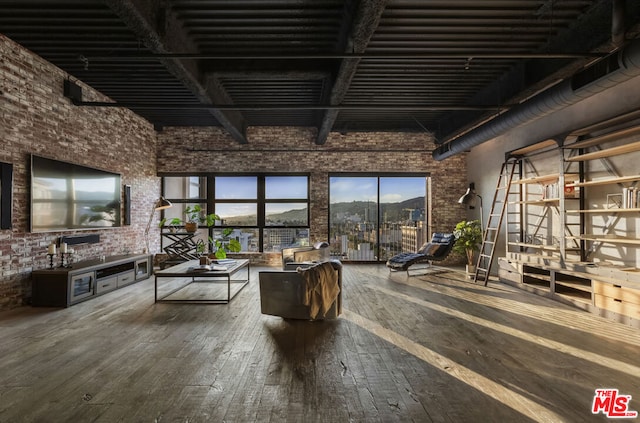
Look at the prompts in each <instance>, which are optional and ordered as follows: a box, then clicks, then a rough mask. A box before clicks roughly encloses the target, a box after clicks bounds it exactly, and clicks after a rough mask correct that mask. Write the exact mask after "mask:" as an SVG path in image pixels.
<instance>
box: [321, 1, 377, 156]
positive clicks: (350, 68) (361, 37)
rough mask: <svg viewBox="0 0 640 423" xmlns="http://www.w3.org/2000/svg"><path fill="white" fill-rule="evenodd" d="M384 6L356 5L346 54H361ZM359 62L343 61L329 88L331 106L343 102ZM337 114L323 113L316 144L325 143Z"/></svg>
mask: <svg viewBox="0 0 640 423" xmlns="http://www.w3.org/2000/svg"><path fill="white" fill-rule="evenodd" d="M386 6H387V0H368V1H361V2H359V3H358V8H357V9H356V13H355V16H354V24H353V28H352V31H351V34H350V38H351V43H349V44H348V45H347V48H348V49H349V50H347V52H348V53H357V54H362V53H363V52H364V50H365V49H366V48H367V45H368V44H369V40H370V39H371V37H372V36H373V34H374V32H375V30H376V28H378V23H379V22H380V17H381V16H382V13H383V12H384V9H385V7H386ZM360 60H362V59H360V58H347V59H343V61H342V63H341V64H340V70H339V71H338V74H337V76H336V79H335V82H334V84H333V86H332V87H331V94H330V95H329V103H330V104H331V105H337V104H340V103H342V101H343V100H344V98H345V96H346V95H347V91H348V90H349V86H350V85H351V80H352V79H353V76H354V75H355V73H356V71H357V70H358V64H359V63H360ZM338 113H339V110H337V109H328V110H327V111H326V112H325V114H324V118H323V119H322V123H321V124H320V128H319V129H318V136H317V137H316V144H318V145H323V144H324V143H325V142H326V141H327V137H328V136H329V132H330V131H331V129H332V128H333V125H334V124H335V122H336V119H337V118H338Z"/></svg>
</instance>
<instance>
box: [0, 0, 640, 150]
mask: <svg viewBox="0 0 640 423" xmlns="http://www.w3.org/2000/svg"><path fill="white" fill-rule="evenodd" d="M639 4H640V2H638V1H635V0H629V1H626V2H625V1H620V0H613V1H612V0H609V1H602V0H489V1H479V0H388V1H383V0H360V1H358V0H233V1H230V0H162V1H160V0H158V1H151V0H3V1H2V2H0V33H3V34H5V35H6V36H8V37H9V38H11V39H13V40H14V41H16V42H18V43H20V44H22V45H23V46H25V47H27V48H28V49H30V50H32V51H33V52H35V53H36V54H38V55H40V56H42V57H43V58H45V59H47V60H49V61H50V62H52V63H54V64H55V65H57V66H59V67H60V68H61V69H63V70H65V71H67V72H68V73H69V74H71V75H72V76H73V77H74V78H78V79H79V80H81V81H83V82H85V83H87V84H89V85H90V86H92V87H94V88H95V89H97V90H99V91H101V92H102V93H104V94H106V95H107V96H109V97H110V98H111V99H113V101H114V102H116V103H118V105H120V106H124V107H129V108H131V109H132V110H134V111H135V112H137V113H138V114H140V115H141V116H143V117H145V118H146V119H148V120H149V121H151V122H152V123H154V124H155V125H156V127H157V128H162V127H164V126H223V127H224V128H226V129H227V130H228V131H229V132H230V133H231V134H232V135H233V136H234V138H235V139H236V140H238V141H239V142H246V128H247V127H248V126H253V125H257V126H261V125H269V126H271V125H284V126H312V127H316V128H318V136H317V142H318V143H319V144H322V143H324V141H325V140H326V138H327V135H328V133H329V131H340V132H347V131H356V130H358V131H376V130H405V131H431V132H434V133H435V134H436V136H437V139H438V140H439V141H440V142H442V141H446V140H447V139H448V138H450V137H452V136H454V135H455V134H457V133H460V132H461V131H464V130H466V129H468V128H470V127H472V126H474V125H476V124H477V123H478V122H481V121H483V120H486V118H487V116H490V115H495V114H496V113H498V112H500V111H503V110H506V109H508V108H509V107H510V106H512V105H513V104H516V103H517V102H518V101H520V100H522V99H524V98H526V97H528V96H530V95H531V94H533V93H534V92H536V91H538V90H540V89H541V88H542V87H544V86H547V85H549V84H550V83H551V82H553V81H557V80H558V79H560V78H563V77H566V76H568V75H570V74H572V73H573V72H575V71H576V70H577V69H580V68H581V67H582V66H584V65H585V64H587V63H591V62H593V61H594V60H596V59H597V58H598V57H599V56H601V55H603V54H605V53H609V52H612V51H614V50H615V49H616V48H617V47H619V46H620V45H621V43H623V42H624V38H625V37H626V39H629V38H630V37H635V34H636V30H637V24H638V22H639V21H640V12H639V9H640V6H639ZM619 12H621V13H619ZM612 34H613V35H612Z"/></svg>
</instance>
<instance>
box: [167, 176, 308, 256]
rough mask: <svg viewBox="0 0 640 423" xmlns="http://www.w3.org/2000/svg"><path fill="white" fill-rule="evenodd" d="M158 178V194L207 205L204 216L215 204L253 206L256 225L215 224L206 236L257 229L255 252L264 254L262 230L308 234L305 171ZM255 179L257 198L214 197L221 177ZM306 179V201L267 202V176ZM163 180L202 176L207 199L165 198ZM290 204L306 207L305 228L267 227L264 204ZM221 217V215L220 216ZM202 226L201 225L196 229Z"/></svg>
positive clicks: (296, 199)
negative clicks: (297, 230)
mask: <svg viewBox="0 0 640 423" xmlns="http://www.w3.org/2000/svg"><path fill="white" fill-rule="evenodd" d="M158 176H159V177H160V178H161V192H162V195H163V196H164V197H165V198H166V199H167V200H169V201H171V202H172V203H175V204H186V203H191V204H193V203H196V204H198V203H200V204H206V210H207V213H217V211H216V210H217V205H218V204H232V203H236V204H254V203H255V204H256V208H257V210H256V213H257V216H256V225H235V224H234V225H227V224H217V225H216V226H213V227H211V228H208V233H209V235H212V234H213V231H214V230H220V229H221V228H233V229H240V230H242V229H256V230H257V232H258V237H259V239H258V251H259V252H261V253H262V252H264V233H265V230H273V229H306V230H307V231H308V232H309V234H310V222H311V210H310V209H311V174H310V173H308V172H270V173H262V172H260V173H257V172H220V173H217V172H216V173H213V172H207V173H204V172H201V173H192V174H191V173H190V174H184V173H176V172H164V173H159V174H158ZM243 176H249V177H255V178H256V183H257V195H256V197H257V198H253V199H249V198H234V199H218V198H216V197H215V193H216V184H217V183H218V182H219V181H218V180H217V179H216V178H221V177H243ZM291 176H293V177H305V178H306V185H307V186H306V190H307V197H306V198H286V199H268V200H267V199H266V179H267V177H291ZM166 177H182V178H189V177H204V178H205V181H206V189H205V191H206V197H203V198H176V197H172V196H170V195H166V193H165V188H166V187H165V180H164V178H166ZM287 203H289V204H291V203H306V205H307V207H306V208H307V214H306V225H278V226H274V225H266V213H265V209H266V205H267V204H287ZM164 217H165V212H164V210H163V211H162V213H161V218H164ZM221 217H224V216H221ZM202 228H203V227H202V226H200V227H199V229H202Z"/></svg>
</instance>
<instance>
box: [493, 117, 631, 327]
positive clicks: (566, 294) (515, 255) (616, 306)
mask: <svg viewBox="0 0 640 423" xmlns="http://www.w3.org/2000/svg"><path fill="white" fill-rule="evenodd" d="M634 119H636V118H635V115H634ZM615 123H616V125H618V126H619V125H620V121H619V120H618V121H616V122H615ZM634 123H635V124H636V126H633V127H626V128H623V129H616V130H613V131H611V130H609V131H607V129H606V123H602V124H599V126H598V125H596V126H593V127H590V128H588V130H583V131H582V132H581V133H579V135H580V136H585V135H586V134H588V133H591V131H593V132H594V133H599V134H602V133H604V135H597V136H593V137H590V138H587V139H580V140H579V141H576V142H572V143H568V142H566V143H564V144H562V143H560V144H561V145H559V146H557V147H556V148H552V149H548V148H547V149H545V151H544V152H542V154H541V155H542V156H544V157H543V158H542V159H541V158H540V157H537V153H536V152H535V151H534V150H531V151H528V152H527V153H532V154H531V155H530V156H527V157H522V158H520V159H521V160H523V163H525V162H527V163H530V162H533V165H530V166H529V167H530V168H531V169H534V171H535V164H536V162H535V160H544V161H545V162H544V163H543V165H539V167H544V165H546V169H545V170H548V167H549V163H550V161H549V157H552V156H555V157H557V158H558V161H559V168H560V172H555V173H554V172H546V173H543V174H540V175H539V174H530V175H526V174H525V175H521V178H520V180H518V181H514V182H513V183H514V184H516V185H519V186H521V187H525V188H524V189H521V190H520V192H519V198H517V199H515V200H511V201H509V202H508V204H509V205H510V206H512V207H513V209H514V211H512V212H511V213H512V214H514V215H516V218H515V219H514V220H515V221H516V223H518V222H519V225H520V226H521V227H524V228H525V229H523V230H522V233H523V235H522V236H521V239H510V238H509V236H510V235H509V234H513V233H514V232H515V231H513V230H512V231H511V232H510V231H509V230H508V231H507V237H508V238H507V240H506V244H507V251H506V255H505V257H501V258H500V259H499V270H498V274H499V277H500V280H501V281H503V282H506V283H510V284H512V285H515V286H518V287H520V288H523V289H526V290H529V291H531V292H535V293H537V294H539V295H544V296H548V297H550V298H553V299H555V300H558V301H561V302H564V303H567V304H571V305H574V306H576V307H579V308H582V309H584V310H587V311H590V312H593V313H597V314H600V315H602V316H605V317H608V318H611V319H614V320H616V321H619V322H623V323H625V324H629V325H632V326H634V327H638V328H640V260H639V257H640V249H638V247H639V246H640V237H638V236H637V233H636V228H637V227H640V190H636V189H635V185H636V184H637V183H639V182H640V175H639V174H637V173H636V172H637V166H635V163H637V162H638V160H640V141H639V140H638V138H639V137H640V124H637V123H636V122H635V121H634ZM627 124H628V123H627ZM577 132H580V131H577ZM576 138H579V137H577V136H576V135H575V134H571V135H570V136H569V137H567V140H570V139H576ZM608 143H615V144H616V145H613V146H607V144H608ZM603 146H604V147H607V148H604V147H603ZM547 147H548V145H547ZM523 167H524V166H523ZM576 167H577V168H578V169H577V170H576ZM547 184H558V186H562V187H564V189H562V190H558V196H557V198H555V197H554V198H549V197H548V196H545V195H543V194H541V193H540V189H538V190H537V191H534V190H533V189H530V187H534V186H536V185H537V186H545V185H547ZM639 185H640V184H639ZM607 186H611V187H614V188H615V191H614V192H613V193H611V192H610V191H608V190H607ZM534 192H535V194H532V193H534ZM567 193H569V194H574V195H566V194H567ZM535 195H537V197H535ZM625 195H627V200H624V196H625ZM621 198H622V199H623V200H622V201H618V200H620V199H621ZM613 199H615V200H616V202H610V200H613ZM532 209H533V211H531V210H532ZM552 211H553V213H555V214H554V215H553V216H554V219H556V220H555V221H553V222H552V223H553V224H552V223H549V221H548V220H545V219H550V213H551V212H552ZM536 213H537V214H538V216H539V220H544V224H541V223H539V222H536V224H532V223H531V222H529V221H527V219H528V218H530V217H531V216H532V215H535V214H536ZM556 223H557V225H555V224H556ZM568 227H569V228H571V230H569V231H567V228H568ZM560 228H562V229H560ZM575 229H577V230H575ZM545 230H546V231H547V232H546V233H545V232H544V231H545ZM532 231H533V232H532ZM537 231H540V232H542V233H537ZM552 238H553V239H554V240H556V239H557V240H558V242H557V244H556V243H549V242H548V241H549V239H552Z"/></svg>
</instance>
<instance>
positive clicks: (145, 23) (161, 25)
mask: <svg viewBox="0 0 640 423" xmlns="http://www.w3.org/2000/svg"><path fill="white" fill-rule="evenodd" d="M105 2H106V4H107V5H108V6H109V7H110V8H111V9H112V10H113V11H114V12H115V13H116V14H118V16H120V18H121V19H122V20H123V21H124V22H125V24H126V25H127V27H128V28H129V29H131V30H132V31H134V32H135V33H136V34H137V35H138V37H140V39H141V40H142V41H143V43H144V45H145V46H146V47H147V48H148V49H150V50H151V52H152V53H153V54H167V52H170V51H195V50H196V49H197V48H196V46H195V45H194V44H193V43H192V42H191V40H190V39H189V36H188V34H186V33H185V32H184V30H183V28H182V25H181V23H180V21H179V20H178V19H177V18H176V17H175V16H174V15H173V13H172V12H171V8H170V7H169V5H168V4H165V2H160V3H161V5H160V7H158V2H156V1H150V0H105ZM160 60H161V61H162V62H163V63H164V64H165V66H167V69H169V71H170V72H171V73H172V74H173V75H175V76H176V77H177V78H178V79H180V80H181V81H182V82H183V83H184V84H185V85H186V86H187V87H188V88H189V89H190V90H191V91H192V92H193V93H194V95H195V96H196V97H197V98H198V99H199V100H200V101H201V102H204V103H215V102H216V101H225V102H226V101H228V98H229V96H228V95H227V94H226V93H225V92H224V90H223V89H222V86H221V85H220V84H218V83H216V82H215V81H210V80H208V78H207V77H206V75H204V74H203V73H202V72H201V70H200V69H199V66H198V63H197V62H196V61H192V60H186V61H185V60H178V59H175V58H162V59H160ZM209 110H210V112H211V114H213V116H214V117H215V118H216V119H217V120H218V122H220V124H221V125H222V126H223V127H224V128H225V129H226V130H227V131H228V132H229V134H230V135H231V136H232V137H233V138H234V139H235V140H236V141H238V142H239V143H241V144H246V143H247V136H246V124H245V120H244V117H243V116H242V114H241V113H240V112H239V111H237V110H236V111H230V112H227V113H224V112H223V111H222V110H220V109H216V108H212V109H209Z"/></svg>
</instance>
